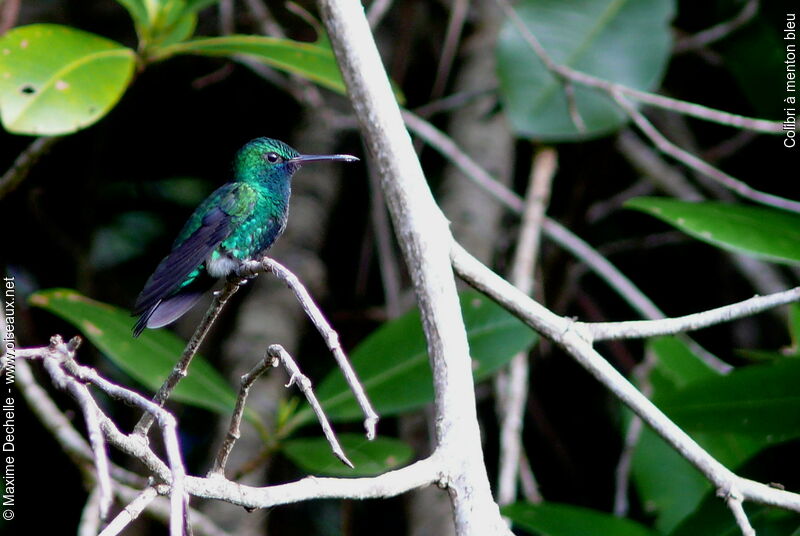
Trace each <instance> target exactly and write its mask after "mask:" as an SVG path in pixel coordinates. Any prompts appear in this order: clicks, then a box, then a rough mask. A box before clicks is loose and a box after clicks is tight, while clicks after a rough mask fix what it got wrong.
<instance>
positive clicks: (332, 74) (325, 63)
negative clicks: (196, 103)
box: [153, 35, 345, 93]
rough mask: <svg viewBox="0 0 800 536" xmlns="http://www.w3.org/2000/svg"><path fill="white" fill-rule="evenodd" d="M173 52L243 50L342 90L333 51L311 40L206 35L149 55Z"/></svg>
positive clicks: (227, 53)
mask: <svg viewBox="0 0 800 536" xmlns="http://www.w3.org/2000/svg"><path fill="white" fill-rule="evenodd" d="M176 54H199V55H203V56H232V55H235V54H243V55H245V56H249V57H251V58H253V59H255V60H257V61H260V62H263V63H265V64H267V65H270V66H271V67H274V68H276V69H280V70H283V71H286V72H289V73H293V74H298V75H300V76H303V77H305V78H308V79H309V80H313V81H314V82H316V83H318V84H320V85H322V86H324V87H327V88H329V89H332V90H334V91H337V92H339V93H344V90H345V88H344V82H343V81H342V76H341V74H340V72H339V66H338V65H337V63H336V59H335V58H334V56H333V52H332V51H331V50H330V48H328V47H325V46H320V45H318V44H314V43H302V42H300V41H292V40H291V39H278V38H275V37H263V36H257V35H230V36H224V37H206V38H198V39H192V40H189V41H184V42H182V43H176V44H173V45H171V46H167V47H163V48H160V49H158V50H157V51H156V52H154V54H153V59H154V60H161V59H166V58H168V57H170V56H174V55H176Z"/></svg>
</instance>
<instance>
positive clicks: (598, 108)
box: [497, 0, 675, 141]
mask: <svg viewBox="0 0 800 536" xmlns="http://www.w3.org/2000/svg"><path fill="white" fill-rule="evenodd" d="M515 9H516V10H517V13H518V14H519V16H520V17H521V18H522V20H523V21H524V23H525V25H526V27H527V28H528V29H529V30H530V31H531V32H532V33H533V34H534V35H535V36H536V37H537V38H538V40H539V42H540V43H541V44H542V46H543V47H544V48H545V50H546V51H547V53H548V54H549V56H550V57H551V58H552V59H553V60H554V61H555V62H557V63H560V64H562V65H566V66H568V67H571V68H573V69H576V70H578V71H582V72H585V73H588V74H592V75H595V76H597V77H599V78H602V79H605V80H608V81H611V82H617V83H620V84H623V85H625V86H628V87H631V88H636V89H641V90H652V89H655V88H657V87H658V85H659V84H660V82H661V79H662V77H663V75H664V71H665V69H666V65H667V61H668V59H669V56H670V49H671V36H670V20H671V19H672V17H673V14H674V11H675V6H674V1H673V0H523V1H522V2H517V3H515ZM497 71H498V77H499V79H500V92H501V96H502V99H503V101H504V104H505V108H506V114H507V116H508V118H509V121H510V122H511V125H512V127H513V129H514V130H515V131H516V132H517V134H519V135H522V136H527V137H534V138H537V139H543V140H550V141H561V140H579V139H586V138H590V137H597V136H601V135H604V134H607V133H609V132H612V131H614V130H616V129H618V128H619V127H620V126H621V125H622V124H624V123H625V121H626V120H627V118H626V116H625V114H624V113H623V112H622V111H620V110H619V108H618V107H617V106H616V105H615V103H614V102H613V101H612V100H611V98H610V97H608V96H607V95H606V94H604V93H602V92H598V91H596V90H593V89H590V88H587V87H583V86H581V85H580V84H575V85H574V95H575V103H576V105H577V110H578V112H579V113H580V116H581V118H582V119H583V121H584V123H585V124H586V132H584V133H581V132H579V131H578V129H577V128H576V126H575V125H574V123H573V121H572V119H571V117H570V113H569V108H568V106H567V102H568V101H567V98H566V96H565V91H564V86H563V83H562V82H561V81H559V80H557V79H556V78H555V77H553V75H552V74H550V72H549V71H548V70H547V69H546V68H545V66H544V64H543V63H542V61H541V60H540V59H539V58H538V57H537V56H536V55H535V54H534V52H533V50H532V49H531V47H530V45H529V44H528V42H526V40H525V39H524V37H523V36H522V34H521V33H520V31H519V30H518V29H517V28H516V27H515V25H514V24H513V22H512V21H510V20H508V21H506V23H505V25H504V26H503V29H502V31H501V33H500V38H499V41H498V48H497Z"/></svg>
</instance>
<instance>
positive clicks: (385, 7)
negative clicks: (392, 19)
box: [367, 0, 393, 30]
mask: <svg viewBox="0 0 800 536" xmlns="http://www.w3.org/2000/svg"><path fill="white" fill-rule="evenodd" d="M392 1H393V0H373V1H372V3H371V4H370V6H369V11H367V20H368V21H369V27H370V28H372V29H373V30H374V29H375V27H376V26H378V24H380V23H381V20H383V16H384V15H386V12H387V11H389V8H390V7H392Z"/></svg>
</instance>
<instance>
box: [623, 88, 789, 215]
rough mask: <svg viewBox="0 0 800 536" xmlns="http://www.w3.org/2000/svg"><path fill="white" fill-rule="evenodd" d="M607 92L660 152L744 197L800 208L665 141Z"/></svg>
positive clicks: (628, 105)
mask: <svg viewBox="0 0 800 536" xmlns="http://www.w3.org/2000/svg"><path fill="white" fill-rule="evenodd" d="M611 96H612V97H613V98H614V100H615V101H616V102H617V104H619V105H620V107H621V108H622V109H623V110H625V111H626V112H627V113H628V115H629V116H630V117H631V119H633V122H634V123H636V126H638V127H639V129H640V130H641V131H642V132H644V134H645V136H647V137H648V138H649V139H650V141H652V142H653V143H654V144H655V146H656V147H658V148H659V149H660V150H661V151H662V152H664V153H666V154H668V155H670V156H671V157H673V158H675V159H676V160H678V161H679V162H682V163H684V164H686V165H687V166H689V167H690V168H692V169H694V170H696V171H699V172H700V173H703V174H704V175H706V176H707V177H709V178H711V179H713V180H715V181H716V182H718V183H720V184H722V185H723V186H725V187H726V188H728V189H730V190H732V191H734V192H736V193H737V194H739V195H740V196H742V197H744V198H745V199H749V200H751V201H755V202H756V203H761V204H762V205H768V206H773V207H778V208H782V209H784V210H791V211H793V212H800V201H792V200H791V199H786V198H784V197H780V196H777V195H772V194H768V193H766V192H762V191H760V190H756V189H755V188H752V187H751V186H749V185H747V184H746V183H744V182H742V181H740V180H739V179H736V178H734V177H732V176H730V175H728V174H727V173H725V172H724V171H722V170H720V169H717V168H716V167H714V166H712V165H711V164H709V163H708V162H706V161H705V160H703V159H702V158H699V157H697V156H695V155H693V154H692V153H690V152H689V151H686V150H684V149H681V148H680V147H678V146H677V145H675V144H674V143H672V142H671V141H669V140H668V139H667V138H666V137H665V136H664V135H663V134H661V132H659V131H658V129H657V128H656V127H654V126H653V124H652V123H650V121H648V120H647V118H646V117H645V116H644V115H643V114H642V113H641V112H640V111H639V110H637V109H636V107H635V106H633V105H632V104H631V103H630V101H628V100H627V99H626V98H625V97H624V96H623V95H622V94H621V93H620V92H616V91H615V92H612V94H611Z"/></svg>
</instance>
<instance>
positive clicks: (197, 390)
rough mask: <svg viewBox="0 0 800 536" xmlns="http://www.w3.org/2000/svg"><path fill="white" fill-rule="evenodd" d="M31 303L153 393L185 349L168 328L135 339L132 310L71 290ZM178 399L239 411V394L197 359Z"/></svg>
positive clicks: (48, 293)
mask: <svg viewBox="0 0 800 536" xmlns="http://www.w3.org/2000/svg"><path fill="white" fill-rule="evenodd" d="M30 303H31V304H32V305H35V306H37V307H41V308H43V309H46V310H48V311H50V312H51V313H53V314H56V315H58V316H60V317H61V318H63V319H64V320H66V321H67V322H69V323H71V324H72V325H74V326H75V327H76V328H78V329H79V330H80V331H81V333H83V334H84V335H85V336H86V338H87V339H89V340H90V341H91V342H92V344H94V345H95V346H96V347H97V348H98V349H99V350H100V351H101V352H103V353H104V354H105V355H106V356H108V358H109V359H111V361H113V362H114V364H116V365H117V366H118V367H119V368H121V369H122V370H123V371H125V372H126V373H127V374H129V375H130V376H131V377H132V378H134V379H135V380H137V381H138V382H139V383H141V384H142V385H144V386H145V387H147V388H148V389H149V390H151V391H153V392H155V391H156V390H157V389H158V387H159V386H160V385H161V383H162V382H163V381H164V379H165V378H166V377H167V375H168V374H169V372H170V370H172V367H173V366H174V365H175V363H176V362H177V361H178V358H179V357H180V355H181V352H182V351H183V347H184V345H185V343H184V341H182V340H181V339H179V338H178V337H176V336H175V335H173V334H172V333H170V332H169V331H167V330H164V329H159V330H145V332H144V333H142V335H141V336H140V337H139V338H138V339H134V338H133V337H132V336H131V328H132V327H133V322H134V319H133V318H132V317H131V316H130V314H129V313H128V312H127V311H124V310H122V309H118V308H116V307H113V306H111V305H108V304H105V303H102V302H98V301H94V300H91V299H89V298H87V297H86V296H83V295H82V294H80V293H78V292H76V291H74V290H71V289H50V290H43V291H40V292H37V293H35V294H33V295H31V297H30ZM172 399H173V400H178V401H180V402H184V403H186V404H191V405H195V406H198V407H201V408H205V409H208V410H211V411H216V412H218V413H223V414H226V413H230V412H231V410H232V409H233V406H234V402H235V400H236V396H235V394H234V392H233V390H232V389H231V388H230V387H229V386H228V384H227V383H226V381H225V379H224V378H222V376H220V375H219V373H218V372H217V371H215V370H214V368H213V367H211V365H209V364H208V362H207V361H205V360H204V359H203V358H202V357H200V356H195V358H194V360H192V364H191V367H190V368H189V374H188V376H186V377H185V378H184V379H183V380H181V383H179V384H178V387H177V388H176V389H175V392H174V394H173V396H172ZM250 417H251V418H253V417H254V416H252V415H250Z"/></svg>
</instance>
